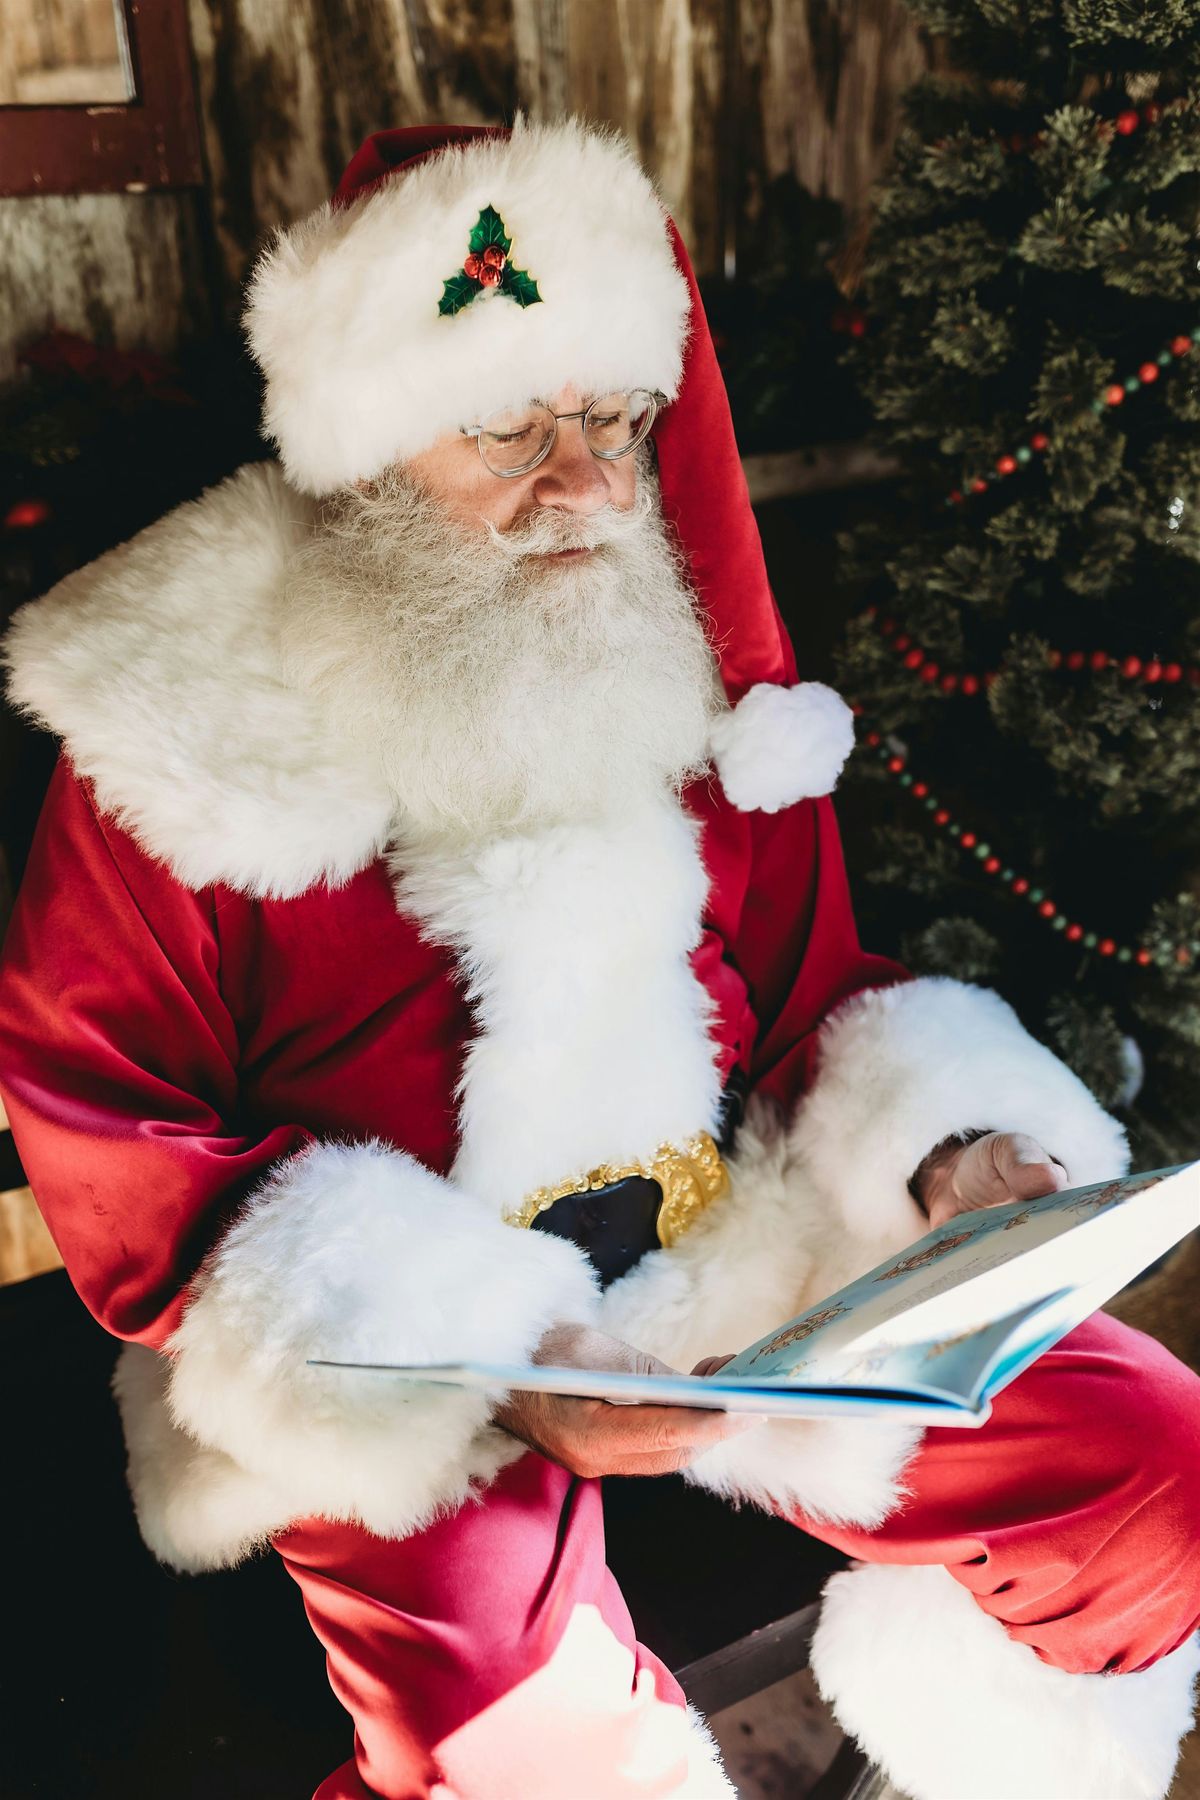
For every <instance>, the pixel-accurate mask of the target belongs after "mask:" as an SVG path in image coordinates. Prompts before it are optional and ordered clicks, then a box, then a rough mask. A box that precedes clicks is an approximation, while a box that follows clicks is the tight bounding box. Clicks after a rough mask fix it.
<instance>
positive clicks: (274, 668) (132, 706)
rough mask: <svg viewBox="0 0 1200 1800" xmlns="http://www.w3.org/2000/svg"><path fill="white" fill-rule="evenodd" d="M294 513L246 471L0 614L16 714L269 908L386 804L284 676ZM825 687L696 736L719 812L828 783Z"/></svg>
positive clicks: (289, 501)
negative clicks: (285, 579)
mask: <svg viewBox="0 0 1200 1800" xmlns="http://www.w3.org/2000/svg"><path fill="white" fill-rule="evenodd" d="M312 504H313V503H312V502H311V501H309V500H307V499H305V498H304V496H302V495H300V494H298V493H297V492H296V491H295V489H293V488H291V487H289V486H288V484H287V482H286V481H285V479H284V476H283V473H282V471H281V469H280V467H279V465H278V464H277V463H272V462H264V463H254V464H247V465H246V466H245V467H244V468H241V469H239V470H238V471H237V472H236V473H235V474H233V475H231V476H229V478H228V479H227V480H226V481H223V482H221V483H220V484H219V486H217V487H214V488H211V489H209V491H208V492H207V493H205V494H202V495H201V497H200V498H199V499H198V500H193V501H189V502H188V504H187V505H185V506H180V507H178V508H177V509H176V510H175V511H174V512H171V513H168V514H167V516H166V517H165V518H163V519H160V520H158V521H157V523H156V524H154V525H150V526H148V527H147V529H146V530H145V531H142V532H140V533H139V534H138V536H137V537H135V538H132V539H131V540H130V541H129V543H127V544H122V545H120V546H119V547H118V548H117V549H115V550H110V551H109V552H108V553H107V555H105V556H102V557H100V558H99V559H98V560H97V561H96V562H94V563H91V564H89V565H88V566H87V567H86V568H84V569H79V570H77V571H76V572H75V573H74V574H73V575H69V576H67V578H66V580H64V581H61V582H60V583H59V584H58V586H57V587H55V588H53V589H52V590H51V592H50V593H48V594H46V595H45V596H44V597H43V598H42V599H40V600H35V601H32V602H31V603H30V604H29V605H28V606H24V607H22V608H21V610H20V611H19V612H18V613H17V614H16V617H15V618H14V620H13V624H12V627H11V629H10V631H9V634H8V637H7V639H6V641H5V645H4V657H5V660H6V662H7V664H8V667H9V671H10V676H9V693H10V697H11V698H12V700H13V701H14V703H15V704H16V705H17V706H19V707H20V708H22V709H23V710H24V711H25V712H27V713H29V714H31V715H32V716H33V717H34V718H35V719H36V720H37V721H38V722H39V723H40V724H42V725H44V726H45V727H46V728H47V729H49V730H50V731H53V732H55V733H56V734H57V735H58V736H59V737H61V738H62V739H63V740H64V742H65V745H66V748H67V752H68V754H69V755H70V757H71V760H72V762H73V763H74V765H75V768H76V769H77V770H78V772H79V773H80V774H81V775H83V776H84V777H86V778H87V779H89V780H90V781H91V782H92V783H93V784H94V786H95V789H96V796H97V800H98V802H99V804H100V806H101V808H102V809H103V810H104V811H105V812H107V813H110V814H112V815H114V816H115V817H116V818H117V819H119V820H120V822H121V823H122V824H123V825H125V826H126V827H127V828H128V829H129V830H130V831H132V832H133V834H134V835H135V836H136V837H137V839H138V841H139V842H140V843H141V844H142V845H143V846H144V848H145V849H147V850H148V851H149V852H150V853H151V855H153V856H156V857H158V858H159V859H160V860H161V861H163V862H165V863H166V864H167V865H168V866H169V868H170V869H171V870H172V872H173V873H174V874H175V875H176V876H177V877H178V879H179V880H180V881H182V882H184V883H185V884H186V885H187V886H188V887H192V888H200V887H206V886H209V885H210V884H212V883H217V882H221V883H225V884H226V885H228V886H230V887H234V888H237V889H240V890H241V891H243V892H245V893H248V894H251V895H255V896H272V897H275V898H280V899H286V898H289V897H291V896H293V895H296V894H301V893H303V892H304V891H305V890H306V889H307V888H310V887H313V886H314V885H316V884H317V883H319V882H326V883H329V884H330V885H333V886H338V885H340V884H341V883H342V882H345V881H347V880H349V878H350V877H351V876H352V875H354V874H355V873H356V872H357V871H358V870H359V869H361V868H363V867H365V866H366V865H367V864H368V863H370V862H372V861H373V860H374V859H375V858H376V857H377V856H379V855H380V854H381V853H382V851H383V849H384V847H385V845H386V843H387V840H388V836H389V832H390V829H391V823H392V817H393V810H394V801H393V797H392V795H391V793H390V791H389V789H388V786H387V783H386V781H385V779H384V777H383V774H382V772H381V770H380V769H379V768H378V767H377V766H376V764H375V761H374V759H373V757H372V754H371V750H370V746H369V745H367V744H364V743H362V742H358V741H355V740H354V739H352V738H350V737H349V736H348V735H347V734H346V733H345V731H344V730H343V729H341V728H340V727H339V725H338V724H337V722H336V721H335V720H334V719H333V718H332V717H331V716H329V715H328V714H327V713H326V711H325V710H324V709H323V708H322V707H321V705H320V704H319V703H318V702H317V701H316V700H315V699H314V697H313V696H312V695H311V694H309V693H307V692H305V691H304V690H303V689H302V688H300V687H298V686H297V685H296V684H295V682H294V681H293V680H292V679H290V678H289V676H288V675H287V673H286V672H285V666H284V657H283V642H284V633H285V632H286V629H287V620H286V616H285V610H284V597H283V588H282V580H281V577H282V573H283V569H284V566H285V561H286V557H287V555H288V552H289V550H290V548H291V547H292V545H294V544H295V543H296V541H297V540H298V538H299V537H300V535H301V534H302V533H303V532H304V531H305V530H306V529H308V527H309V524H310V521H311V508H312ZM853 735H854V734H853V723H852V720H851V717H850V709H849V707H847V706H846V704H845V702H844V701H842V700H841V699H840V698H839V696H838V695H837V694H835V693H834V692H833V690H832V689H831V688H827V687H824V686H822V684H821V683H820V682H815V681H807V682H801V683H800V684H799V685H798V686H796V687H793V688H779V687H775V686H772V685H770V684H765V683H762V684H759V685H758V686H755V687H752V688H751V689H750V691H749V693H748V694H747V695H746V696H745V697H744V699H743V700H742V701H741V702H740V704H739V705H738V706H737V707H735V708H733V709H732V710H731V711H730V712H728V713H726V714H725V715H724V716H723V717H722V718H721V719H720V720H719V721H718V723H717V725H716V727H715V728H714V731H713V738H712V752H713V760H714V762H715V764H716V767H717V771H718V773H719V774H720V776H721V779H722V781H723V783H724V786H725V789H726V792H727V794H728V796H729V798H730V800H731V801H732V802H733V804H734V805H735V806H737V807H739V808H741V809H742V810H750V809H754V808H761V809H763V810H765V811H769V812H775V811H778V810H779V808H780V807H785V806H791V805H793V804H794V803H795V802H796V801H797V800H800V799H803V798H805V797H807V796H810V795H817V794H824V793H827V792H828V791H829V789H830V788H831V787H832V786H833V785H834V782H835V781H836V780H837V776H838V773H839V771H840V769H841V765H842V763H843V761H844V760H845V758H846V756H847V755H848V754H849V751H850V749H851V746H852V744H853Z"/></svg>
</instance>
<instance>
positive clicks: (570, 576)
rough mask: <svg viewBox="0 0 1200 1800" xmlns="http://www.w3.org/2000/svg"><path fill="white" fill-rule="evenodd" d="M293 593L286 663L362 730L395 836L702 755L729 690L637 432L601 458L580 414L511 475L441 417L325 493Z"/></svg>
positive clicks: (539, 806)
mask: <svg viewBox="0 0 1200 1800" xmlns="http://www.w3.org/2000/svg"><path fill="white" fill-rule="evenodd" d="M581 403H582V402H581V400H580V397H579V396H578V395H577V393H576V391H575V390H574V389H565V390H562V391H561V392H560V393H558V394H557V395H555V396H554V410H555V411H556V412H559V411H561V412H574V411H576V410H578V407H579V405H580V404H581ZM287 601H288V629H287V632H286V635H285V644H284V654H285V658H286V659H287V662H288V665H289V668H290V670H291V672H292V674H293V675H294V678H295V679H296V680H297V681H298V682H300V683H302V684H303V685H304V686H305V687H307V688H308V689H309V690H310V691H311V692H313V693H314V694H316V695H318V696H319V697H320V698H322V699H323V701H324V702H325V703H326V705H327V706H329V707H330V708H331V709H332V710H333V711H334V713H335V714H336V716H337V718H338V720H339V721H340V724H341V727H342V728H343V729H345V730H347V731H350V732H353V733H354V734H355V735H356V736H359V737H361V738H362V739H363V740H364V741H365V742H366V743H368V744H369V746H370V749H371V753H372V754H373V755H374V756H375V757H376V758H377V759H378V761H379V763H380V766H381V769H382V771H383V773H384V775H385V778H386V779H387V781H388V783H389V785H390V786H391V788H392V790H393V792H394V793H395V795H396V801H397V829H398V832H399V833H400V834H401V835H402V836H406V837H408V838H410V839H415V838H416V837H419V836H430V835H433V836H437V837H442V838H453V839H457V840H459V841H462V840H465V839H470V840H477V839H479V838H480V837H489V836H493V835H495V834H497V833H504V832H508V831H513V830H524V829H528V828H530V827H537V826H543V825H556V824H561V823H566V822H568V821H572V820H579V819H584V818H589V817H595V816H597V815H600V814H605V813H611V812H614V811H623V810H624V809H626V808H628V806H629V805H631V804H633V803H634V802H635V801H636V799H637V798H638V796H639V795H645V794H647V793H651V792H653V793H658V794H662V793H663V792H664V791H669V790H671V789H672V788H674V789H678V788H679V787H680V786H681V784H682V783H683V782H684V781H685V780H686V779H687V778H688V777H689V775H691V774H693V773H695V772H696V771H697V770H698V769H699V768H701V767H702V766H703V765H704V763H705V761H706V758H707V742H708V732H709V727H710V724H711V721H712V719H713V717H714V714H715V712H716V710H717V709H718V708H719V707H720V706H721V705H723V699H722V696H721V693H720V684H719V681H718V679H717V674H716V665H715V662H714V659H713V656H712V654H711V651H710V649H709V646H708V643H707V641H706V637H705V630H704V625H703V621H702V619H701V618H700V616H699V613H698V610H697V608H696V605H695V600H694V596H693V594H692V592H691V589H690V587H689V585H688V582H687V579H686V576H685V574H684V572H683V570H682V569H681V566H680V563H679V560H678V556H677V553H676V550H675V548H674V545H673V544H672V542H671V540H670V538H669V535H668V533H667V531H666V528H665V525H664V523H663V519H662V515H661V511H660V509H659V503H658V485H657V481H656V479H655V475H654V469H653V464H652V461H651V459H650V455H649V451H648V449H646V448H642V449H639V450H638V451H636V452H634V454H632V455H630V456H627V457H624V458H622V459H621V460H620V461H619V462H615V463H613V462H604V461H602V460H600V459H597V458H595V457H593V456H592V454H591V452H590V451H589V450H588V449H587V447H586V445H585V444H584V443H583V440H582V433H581V431H580V429H579V422H578V421H577V420H566V421H564V422H563V423H562V424H560V426H559V429H558V434H557V437H556V439H555V442H554V444H553V446H552V448H551V450H550V453H549V455H548V456H547V457H546V458H545V460H544V461H543V462H542V463H540V464H539V465H538V467H537V468H536V469H532V470H530V471H529V473H528V474H527V475H523V476H518V477H516V478H514V479H511V480H505V479H503V478H501V477H499V476H496V475H493V474H491V473H490V471H489V470H488V469H486V468H485V467H484V465H483V463H482V461H481V460H480V456H479V452H478V450H477V448H476V445H475V442H474V440H473V439H471V438H466V437H463V436H461V434H455V437H454V440H453V441H451V440H449V439H446V440H443V441H442V442H441V443H439V444H437V445H435V446H434V447H433V448H432V449H431V450H430V451H429V452H427V453H426V454H425V456H423V457H420V458H417V459H414V460H413V461H411V462H405V463H403V464H397V465H395V466H394V467H392V468H391V469H388V470H385V471H384V474H383V475H381V476H380V477H379V478H377V479H376V480H375V481H372V482H370V483H363V484H358V485H356V486H354V487H349V488H346V489H343V490H340V491H339V492H338V493H337V494H335V495H332V496H330V498H329V499H328V500H327V501H326V502H325V503H324V504H323V505H322V507H321V508H320V510H319V513H318V516H317V518H316V520H315V522H314V529H313V531H312V534H311V536H310V537H309V538H308V539H307V541H306V542H305V543H304V544H302V545H301V546H300V547H299V549H298V551H297V553H296V555H295V556H294V558H293V560H292V564H291V568H290V572H289V581H288V589H287Z"/></svg>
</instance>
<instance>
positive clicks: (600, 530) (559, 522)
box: [486, 485, 653, 562]
mask: <svg viewBox="0 0 1200 1800" xmlns="http://www.w3.org/2000/svg"><path fill="white" fill-rule="evenodd" d="M652 504H653V502H652V498H651V495H650V494H649V492H648V491H647V489H646V487H645V485H642V486H641V487H639V489H638V493H637V498H636V499H635V500H634V503H633V505H632V506H629V507H623V508H620V507H616V506H612V505H611V504H610V505H607V506H602V507H601V508H600V510H599V511H598V512H594V513H588V514H586V515H585V514H581V513H567V512H560V511H559V510H558V508H557V507H553V506H544V507H541V508H540V509H539V510H538V511H537V512H535V513H532V514H531V515H530V516H529V518H527V519H523V520H522V521H521V523H520V524H518V525H512V526H510V527H509V528H508V530H507V531H501V530H500V529H499V528H498V527H497V526H495V525H493V524H492V522H491V520H490V519H489V520H487V521H486V524H487V533H488V537H489V539H490V540H491V542H492V544H493V545H494V546H495V548H496V549H497V550H498V551H499V552H500V553H501V554H502V555H503V556H505V557H508V558H509V559H511V560H512V561H513V562H517V561H519V560H520V558H522V557H524V556H552V555H553V554H554V552H555V551H556V550H602V549H603V548H604V547H605V545H606V544H618V543H622V542H624V541H625V540H626V539H628V538H631V537H635V536H636V535H637V532H638V530H639V528H640V526H641V525H642V523H643V521H644V520H645V519H646V518H648V517H649V514H650V509H651V506H652Z"/></svg>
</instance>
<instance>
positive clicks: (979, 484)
mask: <svg viewBox="0 0 1200 1800" xmlns="http://www.w3.org/2000/svg"><path fill="white" fill-rule="evenodd" d="M971 492H972V493H973V494H986V493H987V482H986V481H985V480H984V478H983V476H982V475H977V476H976V477H975V479H974V481H973V482H972V483H971Z"/></svg>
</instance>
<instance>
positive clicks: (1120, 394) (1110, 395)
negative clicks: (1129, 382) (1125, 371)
mask: <svg viewBox="0 0 1200 1800" xmlns="http://www.w3.org/2000/svg"><path fill="white" fill-rule="evenodd" d="M1104 398H1105V399H1106V400H1107V401H1108V404H1109V405H1110V406H1120V404H1121V402H1122V400H1124V398H1125V389H1124V388H1123V387H1122V386H1121V384H1120V382H1119V381H1112V382H1110V383H1109V385H1108V386H1107V387H1106V388H1105V390H1104Z"/></svg>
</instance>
